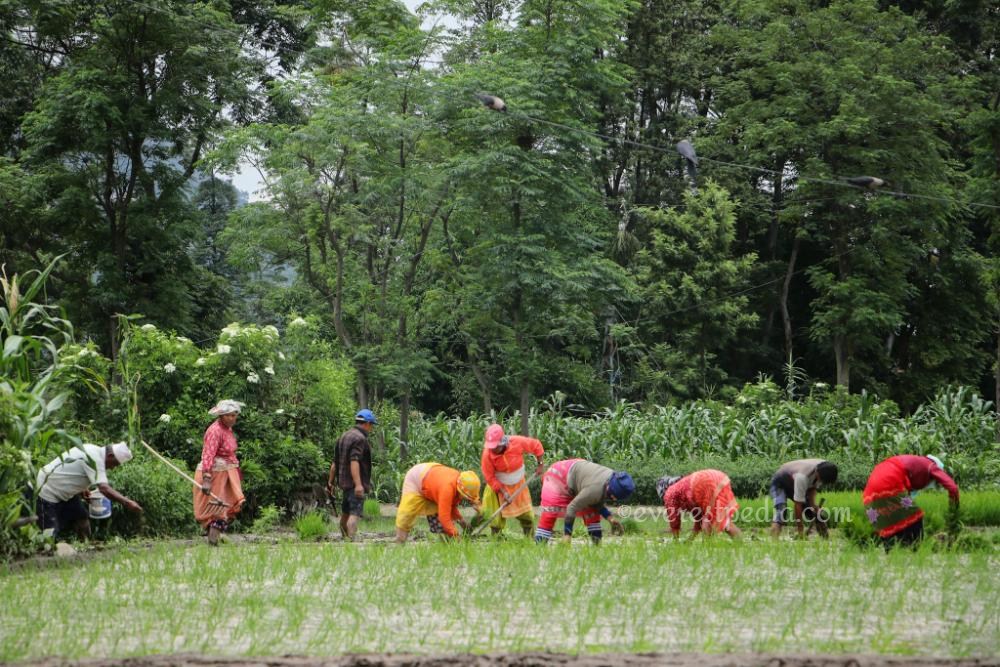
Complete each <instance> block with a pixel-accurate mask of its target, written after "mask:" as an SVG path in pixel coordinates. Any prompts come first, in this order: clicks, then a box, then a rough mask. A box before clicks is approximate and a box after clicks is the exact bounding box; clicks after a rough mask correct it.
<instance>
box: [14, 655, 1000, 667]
mask: <svg viewBox="0 0 1000 667" xmlns="http://www.w3.org/2000/svg"><path fill="white" fill-rule="evenodd" d="M16 664H17V665H19V666H21V667H28V666H37V667H55V666H57V665H59V666H64V665H65V666H70V665H74V666H79V667H111V666H112V665H125V666H126V667H175V666H177V667H180V666H185V667H187V666H190V667H199V666H204V667H214V666H218V667H488V666H494V665H503V666H504V667H603V666H605V665H608V666H614V667H620V666H623V667H633V666H634V667H645V666H649V667H652V666H654V665H662V666H665V667H932V666H936V665H944V666H946V667H1000V658H979V659H974V658H973V659H958V660H949V659H935V658H911V657H887V656H869V655H836V656H832V655H830V656H824V655H794V654H771V653H752V654H703V653H640V654H636V653H598V654H593V655H569V654H565V653H490V654H485V655H469V654H437V655H433V654H432V655H409V654H400V653H366V654H354V655H344V656H334V657H329V658H305V657H273V658H271V657H258V658H218V657H211V656H205V655H198V654H177V655H163V656H147V657H142V658H127V659H119V660H80V661H68V660H57V659H48V660H42V661H37V662H25V663H16Z"/></svg>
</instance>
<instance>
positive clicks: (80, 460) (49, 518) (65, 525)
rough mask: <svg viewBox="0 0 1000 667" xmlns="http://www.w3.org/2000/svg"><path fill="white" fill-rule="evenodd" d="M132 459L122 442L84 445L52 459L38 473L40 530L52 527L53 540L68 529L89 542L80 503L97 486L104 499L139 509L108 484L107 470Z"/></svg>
mask: <svg viewBox="0 0 1000 667" xmlns="http://www.w3.org/2000/svg"><path fill="white" fill-rule="evenodd" d="M131 460H132V450H130V449H129V448H128V445H126V444H125V443H124V442H116V443H115V444H113V445H107V446H106V447H101V446H99V445H91V444H84V445H80V446H79V447H73V448H72V449H70V450H69V451H66V452H63V453H62V454H60V455H59V456H57V457H56V458H54V459H52V461H50V462H49V463H48V464H46V465H45V466H44V467H43V468H42V469H41V470H39V471H38V477H37V479H36V480H35V481H36V484H37V486H36V488H37V489H38V505H39V510H38V514H39V516H40V517H41V522H42V530H45V529H48V528H51V529H52V536H53V537H54V538H55V539H57V540H58V539H60V538H64V537H65V535H66V533H68V532H69V531H70V530H71V529H72V530H74V531H76V536H77V537H78V538H79V539H81V540H88V539H90V515H89V513H88V511H87V508H86V506H85V505H84V502H83V500H82V498H83V496H85V495H89V492H88V489H90V487H91V486H97V490H98V491H100V492H101V493H102V494H103V495H104V496H105V497H106V498H110V499H111V500H114V501H116V502H119V503H121V504H122V505H124V506H125V507H126V508H128V510H129V511H130V512H142V507H141V506H140V505H139V503H137V502H135V501H134V500H132V499H131V498H129V497H128V496H125V495H123V494H121V493H119V492H118V491H115V490H114V489H113V488H112V487H111V485H110V484H109V483H108V474H107V471H108V470H111V469H113V468H117V467H118V466H120V465H121V464H123V463H127V462H129V461H131Z"/></svg>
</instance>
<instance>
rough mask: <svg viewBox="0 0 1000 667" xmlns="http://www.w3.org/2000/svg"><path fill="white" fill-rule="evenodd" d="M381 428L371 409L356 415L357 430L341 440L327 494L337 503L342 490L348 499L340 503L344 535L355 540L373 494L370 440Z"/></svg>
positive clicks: (328, 482) (353, 427)
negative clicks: (370, 436)
mask: <svg viewBox="0 0 1000 667" xmlns="http://www.w3.org/2000/svg"><path fill="white" fill-rule="evenodd" d="M375 424H378V420H377V419H375V415H374V414H373V413H372V411H371V410H369V409H368V408H364V409H362V410H359V411H358V414H356V415H354V426H352V427H351V428H350V429H349V430H348V431H347V432H346V433H344V434H343V435H342V436H340V439H339V440H337V446H336V447H335V448H334V450H333V463H332V464H331V465H330V477H329V479H328V480H327V484H326V492H327V493H328V494H330V497H331V498H333V499H334V500H336V497H337V496H336V494H337V489H338V488H339V489H340V490H341V492H342V493H343V495H344V497H343V500H341V503H340V534H341V535H342V536H343V538H344V539H345V540H353V539H354V536H355V535H356V534H357V532H358V521H359V520H360V519H361V513H362V510H363V509H364V506H365V496H366V495H367V494H369V493H371V490H372V448H371V445H370V444H369V443H368V436H369V434H370V433H371V432H372V427H373V426H374V425H375Z"/></svg>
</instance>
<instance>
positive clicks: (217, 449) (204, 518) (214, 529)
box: [194, 399, 245, 545]
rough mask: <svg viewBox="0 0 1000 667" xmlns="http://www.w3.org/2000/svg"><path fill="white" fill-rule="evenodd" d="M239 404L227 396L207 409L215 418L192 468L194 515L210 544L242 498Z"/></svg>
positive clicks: (228, 520) (216, 542) (226, 523)
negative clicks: (238, 455) (236, 432)
mask: <svg viewBox="0 0 1000 667" xmlns="http://www.w3.org/2000/svg"><path fill="white" fill-rule="evenodd" d="M241 407H242V404H241V403H239V402H237V401H232V400H229V399H226V400H222V401H219V403H218V405H216V406H215V407H214V408H212V409H211V410H209V414H212V415H215V417H216V419H215V421H213V422H212V425H211V426H209V427H208V430H207V431H205V442H204V446H203V447H202V450H201V463H199V464H198V467H197V468H196V469H195V472H194V480H195V482H197V483H198V484H199V485H201V489H200V490H199V489H194V518H195V520H196V521H197V522H198V523H200V524H201V526H202V528H204V529H205V531H206V535H207V536H208V543H209V544H212V545H216V544H218V543H219V536H220V535H221V534H222V533H223V532H224V531H225V530H226V528H227V527H228V526H229V524H230V523H231V522H232V520H233V519H234V518H235V517H236V515H237V514H239V512H240V509H241V508H242V507H243V501H244V500H245V498H244V497H243V485H242V483H241V481H242V473H241V472H240V462H239V459H237V458H236V446H237V445H236V436H235V435H234V434H233V425H234V424H235V423H236V420H237V419H238V418H239V415H240V408H241ZM212 496H215V498H213V497H212ZM216 498H218V499H219V500H221V501H222V503H224V504H220V503H219V501H218V500H216Z"/></svg>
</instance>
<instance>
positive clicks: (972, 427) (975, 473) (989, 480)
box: [378, 387, 1000, 495]
mask: <svg viewBox="0 0 1000 667" xmlns="http://www.w3.org/2000/svg"><path fill="white" fill-rule="evenodd" d="M741 397H742V396H741ZM741 397H738V398H737V401H736V402H735V404H733V405H727V404H722V403H718V402H712V401H699V402H695V403H690V404H687V405H681V406H656V407H652V408H648V409H640V408H638V407H636V406H633V405H628V404H625V403H620V404H618V405H617V406H615V407H614V408H611V409H608V410H605V411H604V412H601V413H598V414H595V415H592V416H586V417H582V416H573V415H569V414H566V412H565V411H561V410H545V411H532V414H531V416H530V419H529V422H530V425H531V427H530V431H531V432H530V434H529V435H531V436H532V437H536V438H538V439H539V440H541V441H542V443H543V444H544V446H545V449H546V458H547V460H548V461H550V462H551V461H554V460H558V459H562V458H570V457H581V458H585V459H589V460H592V461H597V462H602V463H608V464H609V465H610V464H612V463H616V464H621V465H622V466H624V467H626V468H628V469H629V470H630V471H635V472H640V473H641V472H642V471H643V469H644V468H645V467H647V466H649V465H662V464H663V462H678V463H687V462H697V461H710V462H718V461H732V462H734V463H740V462H747V461H752V460H762V459H763V460H766V461H768V462H772V461H783V460H789V459H795V458H804V457H816V456H819V457H826V458H829V459H831V460H834V461H837V462H844V463H851V464H855V465H858V466H861V467H862V468H864V469H870V467H871V466H872V465H874V464H875V463H877V462H878V461H880V460H882V459H884V458H886V457H888V456H891V455H893V454H902V453H911V454H936V455H943V457H944V459H945V461H946V462H947V465H948V468H949V470H950V471H951V472H952V473H953V474H954V475H955V476H956V479H959V480H960V481H962V480H964V481H965V482H966V483H969V482H972V483H974V484H976V485H994V486H995V485H997V484H998V483H1000V445H998V444H997V442H996V427H997V416H996V413H995V412H994V411H993V406H992V404H991V403H990V402H989V401H985V400H983V399H982V398H981V397H979V396H978V395H977V394H976V393H975V392H974V391H973V390H972V389H970V388H968V387H956V388H949V389H947V390H944V391H942V392H940V393H939V394H938V395H937V396H935V397H934V398H933V399H932V400H931V401H929V402H927V403H925V404H924V405H922V406H921V407H920V408H919V409H918V410H916V411H915V412H914V413H913V414H912V415H908V416H901V415H899V414H898V410H897V409H896V407H895V405H894V404H893V403H891V402H888V401H885V402H882V401H879V400H877V399H876V398H875V397H873V396H871V395H869V394H861V395H847V394H842V393H840V392H830V393H829V394H827V395H826V396H824V397H821V398H808V399H806V400H804V401H787V400H786V401H778V402H774V403H766V404H751V403H749V402H748V403H745V404H741V401H740V398H741ZM497 420H498V421H499V423H501V424H502V425H503V426H504V429H505V430H506V431H507V432H508V433H516V429H517V424H519V423H520V416H519V415H518V414H517V413H513V414H510V415H502V416H499V417H498V419H497ZM490 422H491V420H490V419H488V418H486V417H475V418H468V419H464V418H457V417H446V416H443V415H441V416H437V417H431V418H423V419H416V420H414V421H413V422H411V440H410V442H408V443H407V448H406V449H407V452H408V457H407V460H405V461H404V460H402V459H401V458H400V456H399V452H400V446H399V442H398V440H392V439H391V437H390V436H391V432H390V430H389V429H386V431H387V434H386V435H387V443H386V445H387V451H386V453H385V458H384V459H383V460H382V461H381V462H380V463H379V468H380V473H381V474H380V475H378V477H379V480H380V482H379V483H380V486H382V487H392V486H393V485H395V488H397V489H398V488H399V484H401V481H402V477H403V475H404V474H405V472H406V470H407V469H408V468H409V466H410V465H412V464H414V463H417V462H420V461H438V462H440V463H445V464H447V465H450V466H453V467H459V468H471V469H478V468H479V457H480V453H481V451H482V442H483V435H484V431H485V429H486V427H487V426H488V425H489V423H490ZM384 490H385V491H389V489H388V488H385V489H384ZM380 495H384V494H380ZM389 495H391V492H389Z"/></svg>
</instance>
